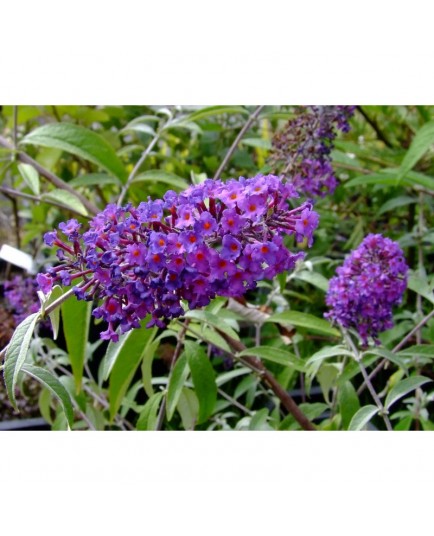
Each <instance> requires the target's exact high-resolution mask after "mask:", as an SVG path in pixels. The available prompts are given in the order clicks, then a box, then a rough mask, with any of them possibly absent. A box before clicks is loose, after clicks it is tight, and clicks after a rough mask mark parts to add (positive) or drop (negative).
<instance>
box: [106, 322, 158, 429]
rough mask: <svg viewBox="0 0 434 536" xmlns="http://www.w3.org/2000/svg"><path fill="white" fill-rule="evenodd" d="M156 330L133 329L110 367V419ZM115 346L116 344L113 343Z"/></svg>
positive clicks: (115, 411) (116, 409)
mask: <svg viewBox="0 0 434 536" xmlns="http://www.w3.org/2000/svg"><path fill="white" fill-rule="evenodd" d="M156 332H157V330H156V328H152V329H146V328H145V327H142V328H140V329H133V330H131V331H129V332H128V333H127V337H126V338H125V340H124V343H123V345H122V347H121V349H120V351H119V352H118V353H117V354H116V360H115V362H114V364H113V366H112V367H111V373H110V383H109V402H110V419H111V420H113V419H114V417H115V415H116V413H117V411H118V409H119V407H120V405H121V403H122V398H123V397H124V396H125V393H126V392H127V389H128V387H129V385H130V383H131V381H132V379H133V376H134V374H135V372H136V370H137V367H138V366H139V365H140V362H141V360H142V359H143V356H144V354H145V352H146V350H147V348H148V345H149V344H150V343H151V342H152V340H153V338H154V337H155V334H156ZM114 344H116V343H114Z"/></svg>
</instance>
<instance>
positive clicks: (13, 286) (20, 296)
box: [4, 275, 40, 326]
mask: <svg viewBox="0 0 434 536" xmlns="http://www.w3.org/2000/svg"><path fill="white" fill-rule="evenodd" d="M4 290H5V291H4V295H5V298H6V300H7V308H8V310H9V311H11V312H12V314H13V317H14V320H15V325H16V326H18V324H20V323H21V322H22V321H23V320H24V319H25V318H26V317H27V316H28V315H30V314H32V313H36V312H37V311H39V307H40V302H39V299H38V295H37V293H36V291H37V290H38V284H37V282H36V280H35V279H34V278H33V277H23V276H22V275H16V276H14V277H13V278H12V279H11V280H10V281H5V283H4Z"/></svg>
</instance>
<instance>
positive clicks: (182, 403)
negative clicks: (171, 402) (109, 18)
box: [176, 387, 199, 430]
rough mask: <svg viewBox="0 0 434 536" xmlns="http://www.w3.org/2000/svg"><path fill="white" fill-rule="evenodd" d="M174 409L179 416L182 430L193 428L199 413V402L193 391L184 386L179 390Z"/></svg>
mask: <svg viewBox="0 0 434 536" xmlns="http://www.w3.org/2000/svg"><path fill="white" fill-rule="evenodd" d="M176 409H177V410H178V413H179V414H180V416H181V420H182V426H183V427H184V430H193V429H194V427H195V425H196V423H197V417H198V415H199V402H198V400H197V396H196V394H195V393H194V391H192V390H191V389H188V388H187V387H184V388H183V389H182V391H181V395H180V397H179V401H178V405H177V406H176Z"/></svg>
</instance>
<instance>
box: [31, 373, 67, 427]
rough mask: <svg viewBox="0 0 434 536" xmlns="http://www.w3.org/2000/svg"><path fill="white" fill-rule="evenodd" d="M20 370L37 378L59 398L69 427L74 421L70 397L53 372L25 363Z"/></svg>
mask: <svg viewBox="0 0 434 536" xmlns="http://www.w3.org/2000/svg"><path fill="white" fill-rule="evenodd" d="M21 370H22V371H23V372H25V373H26V374H28V375H29V376H31V377H32V378H34V379H35V380H37V381H38V382H39V383H41V384H42V385H43V386H44V387H46V388H47V389H49V390H50V391H51V392H52V393H53V395H54V396H55V397H56V398H57V399H58V400H59V402H60V405H61V406H62V409H63V412H64V413H65V417H66V419H67V421H68V424H69V427H70V428H71V427H72V425H73V423H74V409H73V407H72V402H71V398H70V396H69V394H68V391H67V390H66V389H65V387H64V386H63V385H62V383H61V382H60V381H59V380H58V379H57V378H56V376H53V374H51V372H48V370H45V369H43V368H41V367H35V366H34V365H28V364H25V365H23V367H22V369H21Z"/></svg>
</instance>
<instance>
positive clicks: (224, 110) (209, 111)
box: [187, 106, 249, 121]
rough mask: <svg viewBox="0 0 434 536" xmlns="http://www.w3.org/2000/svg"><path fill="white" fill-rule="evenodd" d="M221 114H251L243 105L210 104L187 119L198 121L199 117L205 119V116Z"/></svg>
mask: <svg viewBox="0 0 434 536" xmlns="http://www.w3.org/2000/svg"><path fill="white" fill-rule="evenodd" d="M221 114H243V115H249V112H248V111H247V110H246V109H245V108H243V107H242V106H208V107H206V108H202V109H201V110H198V111H197V112H193V113H192V114H190V115H189V116H188V117H187V119H188V120H189V121H198V120H199V119H204V118H205V117H214V116H216V115H221Z"/></svg>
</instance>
